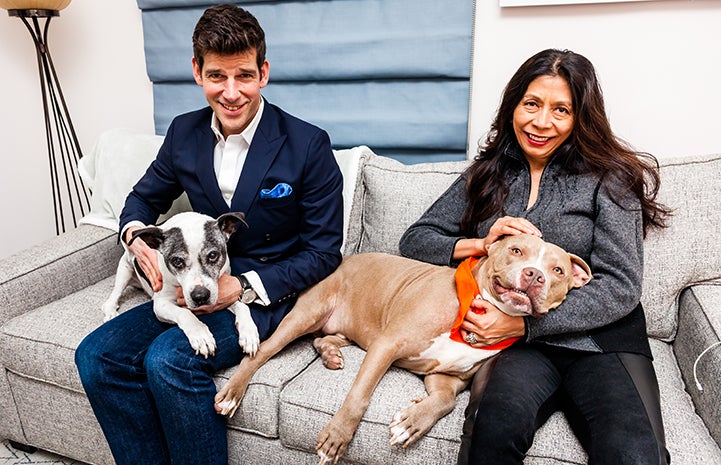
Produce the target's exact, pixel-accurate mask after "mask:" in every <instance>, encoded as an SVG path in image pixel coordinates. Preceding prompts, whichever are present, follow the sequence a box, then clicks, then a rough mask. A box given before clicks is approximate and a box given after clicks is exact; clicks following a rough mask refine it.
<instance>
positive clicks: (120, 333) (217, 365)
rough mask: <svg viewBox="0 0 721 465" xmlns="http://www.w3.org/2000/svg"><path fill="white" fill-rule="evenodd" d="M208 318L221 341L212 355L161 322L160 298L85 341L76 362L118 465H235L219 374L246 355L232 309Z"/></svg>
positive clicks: (175, 327)
mask: <svg viewBox="0 0 721 465" xmlns="http://www.w3.org/2000/svg"><path fill="white" fill-rule="evenodd" d="M200 319H201V321H203V322H204V323H205V324H206V325H208V328H209V329H210V331H211V332H212V333H213V336H214V337H215V341H216V344H217V348H216V350H215V355H214V356H210V357H208V359H207V360H206V359H204V358H203V356H202V355H196V354H195V351H194V350H193V349H192V348H191V347H190V343H189V342H188V339H187V337H186V336H185V334H184V333H183V332H182V331H181V330H180V329H179V328H178V327H177V326H174V325H169V324H165V323H161V322H160V321H158V319H157V318H156V317H155V314H154V313H153V305H152V302H148V303H146V304H143V305H140V306H138V307H135V308H133V309H131V310H128V311H127V312H125V313H122V314H120V315H119V316H117V317H115V318H114V319H112V320H110V321H109V322H107V323H105V324H103V325H102V326H100V327H99V328H98V329H96V330H95V331H94V332H92V333H91V334H89V335H88V336H87V337H86V338H85V339H84V340H83V341H82V342H81V343H80V346H79V347H78V349H77V351H76V354H75V363H76V365H77V367H78V372H79V373H80V379H81V380H82V383H83V387H84V389H85V392H86V394H87V396H88V398H89V399H90V405H91V406H92V408H93V411H94V412H95V415H96V417H97V419H98V421H99V422H100V426H101V427H102V429H103V433H104V434H105V437H106V439H107V441H108V443H109V444H110V449H111V451H112V453H113V457H114V458H115V461H116V463H117V465H125V464H132V465H143V464H169V463H173V464H188V465H198V464H203V465H212V464H217V465H227V463H228V446H227V437H226V422H225V417H223V416H221V415H219V414H217V413H215V410H214V408H213V398H214V396H215V394H216V388H215V384H214V383H213V376H212V375H213V373H215V372H216V371H218V370H221V369H223V368H227V367H229V366H233V365H236V364H238V363H240V360H241V358H242V357H243V352H242V351H241V349H240V346H239V345H238V333H237V332H236V331H235V316H234V315H233V314H232V313H231V312H229V311H227V310H223V311H218V312H215V313H212V314H209V315H203V316H201V317H200ZM261 336H264V335H261Z"/></svg>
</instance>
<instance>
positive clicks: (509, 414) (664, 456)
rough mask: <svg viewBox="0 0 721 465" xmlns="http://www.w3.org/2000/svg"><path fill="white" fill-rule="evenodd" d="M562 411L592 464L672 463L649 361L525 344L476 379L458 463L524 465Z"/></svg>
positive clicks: (495, 361) (627, 355)
mask: <svg viewBox="0 0 721 465" xmlns="http://www.w3.org/2000/svg"><path fill="white" fill-rule="evenodd" d="M559 409H560V410H562V411H563V412H564V413H565V415H566V418H567V419H568V420H569V423H570V424H571V427H572V428H573V430H574V432H575V434H576V435H577V436H578V438H579V440H580V442H581V444H582V445H583V447H584V448H585V450H586V452H587V453H588V456H589V461H588V463H589V464H590V465H624V464H634V465H645V464H654V465H658V464H662V465H666V464H668V463H670V459H669V455H668V452H667V450H666V446H665V440H664V432H663V423H662V420H661V410H660V399H659V392H658V382H657V380H656V373H655V371H654V369H653V364H652V363H651V360H649V359H648V358H647V357H645V356H643V355H638V354H631V353H607V354H601V353H598V354H597V353H588V352H577V351H571V350H566V349H559V348H551V347H546V346H540V347H539V346H538V345H533V346H531V345H526V344H521V345H518V346H513V347H510V348H509V349H507V350H505V351H503V352H501V354H499V355H498V356H497V357H496V358H494V359H492V360H490V361H489V363H486V365H485V366H484V367H483V368H482V369H481V370H480V371H479V372H478V373H477V374H476V376H475V377H474V381H473V385H472V387H471V400H470V402H469V406H468V409H467V410H466V417H467V418H466V423H465V425H464V434H463V438H462V444H461V451H460V454H459V458H458V463H459V465H465V464H471V465H503V464H522V463H523V459H524V457H525V455H526V452H527V451H528V449H529V448H530V447H531V444H532V443H533V436H534V434H535V432H536V430H537V429H538V428H539V427H540V426H541V425H542V424H543V423H545V421H546V420H547V419H548V418H549V417H550V415H551V414H552V413H553V412H554V411H556V410H559Z"/></svg>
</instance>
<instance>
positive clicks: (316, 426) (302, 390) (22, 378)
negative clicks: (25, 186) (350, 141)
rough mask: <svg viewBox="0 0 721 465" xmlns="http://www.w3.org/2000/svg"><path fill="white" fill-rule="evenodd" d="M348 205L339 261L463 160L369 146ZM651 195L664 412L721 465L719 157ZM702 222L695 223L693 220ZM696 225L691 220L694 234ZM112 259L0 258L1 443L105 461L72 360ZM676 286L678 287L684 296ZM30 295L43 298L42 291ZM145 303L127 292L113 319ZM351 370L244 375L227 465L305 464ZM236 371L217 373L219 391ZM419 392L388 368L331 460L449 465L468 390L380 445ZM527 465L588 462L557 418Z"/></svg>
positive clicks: (429, 194) (109, 252)
mask: <svg viewBox="0 0 721 465" xmlns="http://www.w3.org/2000/svg"><path fill="white" fill-rule="evenodd" d="M359 160H360V161H359V166H358V171H359V172H358V176H357V178H354V177H352V176H349V177H347V179H346V181H347V182H348V183H351V184H350V185H351V186H353V185H354V186H355V187H356V189H355V191H354V192H353V193H352V195H350V196H349V198H352V199H353V201H352V206H351V207H350V214H349V218H348V222H349V224H348V230H347V238H346V248H345V253H346V254H348V253H356V252H361V251H363V252H365V251H371V250H383V251H388V252H391V253H393V252H397V241H398V238H399V237H400V235H401V234H402V232H403V231H404V230H405V228H406V227H407V225H408V224H410V222H412V221H414V220H415V219H416V218H417V217H418V216H420V214H421V213H422V212H423V210H425V208H427V207H428V206H429V205H430V203H431V202H432V201H433V200H434V199H435V198H436V197H437V196H438V195H439V194H440V193H441V192H442V191H443V190H444V189H445V188H446V187H447V186H448V185H449V184H450V183H451V182H452V181H453V179H455V177H456V176H457V175H458V174H459V173H460V172H461V171H462V170H463V169H464V167H465V166H466V162H453V163H441V164H421V165H412V166H406V165H402V164H400V163H398V162H396V161H393V160H390V159H387V158H382V157H377V156H375V155H373V154H372V153H370V151H368V150H364V151H363V153H361V154H360V156H359ZM661 174H662V183H663V186H662V191H661V196H662V200H663V201H665V202H667V203H668V204H669V205H670V206H672V207H674V208H675V209H676V215H675V216H674V218H673V220H672V226H671V228H670V229H669V230H667V231H664V232H662V233H655V234H652V235H651V236H649V238H648V239H647V240H646V243H645V246H646V263H645V265H646V268H645V277H644V279H645V281H644V284H645V288H644V296H643V299H644V304H645V306H646V308H647V314H648V329H649V335H650V336H651V347H652V350H653V353H654V357H655V360H654V366H655V368H656V370H657V373H658V377H659V383H660V389H661V398H662V414H663V417H664V422H665V426H666V435H667V441H668V447H669V449H670V451H671V455H672V460H673V463H674V464H681V465H691V464H693V465H696V464H702V465H705V464H717V463H721V449H719V445H718V444H719V442H720V441H721V411H720V410H721V407H720V406H721V389H720V388H719V383H718V379H719V377H720V376H721V368H720V367H721V347H719V348H718V349H717V350H716V349H714V350H711V351H710V352H708V353H707V354H706V355H705V356H704V357H703V358H702V359H701V361H700V362H699V363H698V367H697V368H698V375H699V380H700V381H701V382H702V383H703V389H704V390H703V392H701V391H698V390H697V389H696V388H695V386H694V381H693V365H694V362H695V361H696V358H697V357H698V355H699V354H700V353H701V352H702V351H703V350H704V349H705V348H707V347H709V346H710V345H711V344H713V343H715V342H717V341H719V334H720V333H721V311H719V308H718V307H719V305H720V304H719V302H721V279H720V276H721V251H720V250H719V248H718V244H719V243H721V237H719V235H720V234H721V232H720V231H721V224H719V222H720V221H721V220H720V219H719V214H718V212H717V209H716V205H715V204H716V203H717V201H716V198H717V195H716V193H717V192H718V191H719V190H720V189H721V184H720V183H721V156H706V157H691V158H689V159H686V160H684V161H678V160H672V161H668V162H664V163H663V166H662V168H661ZM697 218H704V221H703V222H702V223H699V222H697V221H695V220H696V219H697ZM699 224H700V225H701V226H700V227H699ZM120 252H121V248H120V246H119V245H118V244H117V241H116V238H115V235H114V233H113V232H112V231H110V230H108V229H104V228H100V227H96V226H89V225H83V226H81V227H80V228H78V229H76V230H73V231H71V232H69V233H66V234H64V235H62V236H60V237H57V238H54V239H52V240H50V241H48V242H46V243H44V244H41V245H40V246H37V247H34V248H32V249H30V250H28V251H27V252H25V253H22V254H18V255H16V256H14V257H11V258H9V259H5V260H2V261H0V325H1V326H0V349H1V350H0V418H1V419H2V420H1V421H0V435H2V436H4V437H8V438H10V439H13V440H16V441H20V442H24V443H27V444H31V445H34V446H38V447H41V448H44V449H48V450H51V451H54V452H57V453H60V454H63V455H66V456H68V457H72V458H75V459H78V460H82V461H85V462H89V463H96V464H107V463H112V459H111V458H110V455H109V451H108V448H107V445H106V444H105V441H104V439H103V437H102V434H101V433H100V430H99V426H98V424H97V422H96V421H95V419H94V417H93V415H92V412H91V410H90V407H89V405H88V403H87V399H86V398H85V396H84V394H83V392H82V389H81V386H80V383H79V379H78V376H77V373H76V372H75V367H74V364H73V352H74V350H75V347H77V344H78V343H79V342H80V340H81V339H82V338H83V337H84V336H85V335H86V334H87V333H88V332H89V331H91V330H92V329H93V328H95V327H96V326H97V325H99V324H101V322H102V313H101V311H100V304H101V303H102V301H103V300H104V299H105V297H106V296H107V295H108V294H109V292H110V288H111V286H112V278H111V275H112V274H113V272H114V269H115V266H116V264H117V260H118V258H119V255H120ZM683 289H686V290H685V291H683ZM39 290H40V291H39ZM144 300H146V296H145V295H143V293H142V292H140V291H138V290H135V289H128V290H126V292H125V294H124V296H123V298H122V307H121V310H124V309H127V308H129V307H130V306H132V305H135V304H137V303H139V302H142V301H144ZM343 353H344V355H345V357H346V368H345V369H344V370H340V371H330V370H326V369H325V368H323V366H322V364H321V363H320V361H319V359H318V357H317V355H316V354H315V351H314V350H313V348H312V345H311V343H310V339H309V338H305V339H301V340H299V341H297V342H295V343H294V344H292V345H291V346H289V347H288V348H286V349H285V350H284V351H282V352H281V353H280V354H278V356H276V357H275V358H273V359H272V360H271V361H269V362H268V363H267V364H266V365H265V366H264V367H263V368H262V369H261V370H260V371H259V372H258V373H257V374H256V375H255V377H254V378H253V380H252V381H251V385H250V386H249V388H248V392H247V395H246V397H245V399H244V401H243V403H242V405H241V407H240V409H239V411H238V412H237V413H236V415H235V417H234V418H233V419H231V420H229V422H228V438H229V449H230V457H231V458H230V463H231V464H241V463H242V464H255V463H257V464H261V463H263V464H264V463H300V464H305V463H308V464H311V463H312V464H315V463H317V457H316V455H315V451H314V446H315V442H316V437H317V435H318V433H319V432H320V431H321V429H322V428H323V427H324V426H325V424H326V423H327V421H328V420H329V419H330V418H331V416H332V415H333V413H334V412H335V411H336V410H337V409H338V407H339V406H340V405H341V403H342V402H343V399H344V397H345V394H346V393H347V391H348V389H349V387H350V385H351V383H352V382H353V377H354V374H355V373H356V372H357V370H358V368H359V366H360V363H361V362H362V358H363V351H362V350H360V349H358V348H357V347H354V346H351V347H346V348H344V349H343ZM234 370H235V368H231V369H229V370H225V371H224V372H221V373H218V375H217V377H216V383H217V384H218V385H219V386H221V385H222V384H224V383H225V382H227V379H228V377H229V376H231V375H232V372H233V371H234ZM423 394H424V388H423V383H422V380H421V379H420V378H419V377H418V376H416V375H413V374H411V373H409V372H406V371H404V370H401V369H397V368H392V369H391V370H390V372H389V373H388V374H387V376H385V377H384V378H383V380H382V382H381V384H380V385H379V386H378V388H377V389H376V391H375V393H374V395H373V399H372V402H371V405H370V406H369V409H368V412H367V414H366V415H365V417H364V419H363V421H362V422H361V425H360V427H359V429H358V431H357V433H356V435H355V438H354V440H353V441H352V443H351V444H350V446H349V449H348V451H347V454H346V457H345V458H344V460H342V461H341V463H355V464H389V463H399V464H424V465H425V464H428V463H432V464H454V463H455V459H456V457H455V455H456V452H457V449H458V446H459V436H460V432H461V426H462V418H463V410H464V408H465V405H466V402H467V399H468V393H467V392H463V393H462V394H461V395H460V396H459V398H458V405H457V406H456V408H455V410H454V411H453V412H451V413H450V414H449V415H447V416H446V417H444V418H443V419H441V421H440V422H439V423H438V424H437V425H436V426H435V427H434V428H433V429H432V430H431V431H430V432H429V433H428V435H427V436H426V437H425V438H423V439H421V440H420V441H419V442H418V443H416V444H414V445H412V446H411V447H409V448H407V449H402V448H399V447H391V446H389V444H388V439H389V433H388V426H387V424H388V422H389V421H390V418H391V417H392V415H393V414H394V413H395V412H396V411H398V410H399V409H401V408H403V407H404V406H405V405H407V404H408V402H410V401H411V400H412V399H414V398H417V397H420V396H422V395H423ZM526 463H527V464H543V465H545V464H555V465H559V464H585V463H586V456H585V453H584V452H583V450H582V448H581V447H580V445H579V443H578V441H577V440H576V439H575V438H574V436H573V434H572V432H571V431H570V429H569V427H568V424H567V423H566V421H565V419H564V418H563V416H562V415H561V414H555V415H554V416H553V417H552V418H551V420H550V421H549V422H548V423H547V424H545V425H544V426H543V427H542V428H541V429H540V430H539V432H538V433H537V435H536V439H535V441H534V444H533V447H532V448H531V450H530V453H529V456H528V458H527V459H526Z"/></svg>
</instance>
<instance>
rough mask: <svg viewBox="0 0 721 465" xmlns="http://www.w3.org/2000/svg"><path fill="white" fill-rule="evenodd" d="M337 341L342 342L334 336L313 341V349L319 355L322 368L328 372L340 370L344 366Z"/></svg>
mask: <svg viewBox="0 0 721 465" xmlns="http://www.w3.org/2000/svg"><path fill="white" fill-rule="evenodd" d="M339 341H342V339H340V338H339V336H336V335H328V336H325V337H318V338H315V339H314V340H313V347H315V350H316V351H317V352H318V354H320V359H321V361H322V362H323V366H324V367H326V368H328V369H329V370H342V369H343V367H344V366H345V365H344V363H343V354H342V353H341V351H340V347H341V344H340V343H339Z"/></svg>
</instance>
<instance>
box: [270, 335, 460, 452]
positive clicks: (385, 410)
mask: <svg viewBox="0 0 721 465" xmlns="http://www.w3.org/2000/svg"><path fill="white" fill-rule="evenodd" d="M341 351H342V353H343V357H344V362H345V363H344V368H343V369H342V370H328V369H326V368H325V367H324V366H323V364H322V363H321V361H320V360H317V361H315V362H313V363H312V364H311V365H310V366H309V367H308V369H307V370H306V371H304V372H303V373H301V374H300V375H299V376H298V377H297V378H295V379H294V380H293V381H291V382H290V383H288V386H287V387H286V388H285V389H284V390H283V393H282V394H281V404H280V420H281V423H280V438H281V442H282V443H283V445H284V446H286V447H290V448H293V449H300V450H304V451H307V452H310V453H315V445H316V438H317V436H318V434H319V433H320V431H321V430H322V429H323V428H324V427H325V425H326V424H327V423H328V421H330V419H331V417H332V416H333V415H334V414H335V412H336V411H337V410H338V409H339V408H340V406H341V404H342V403H343V400H344V399H345V396H346V394H347V393H348V390H349V389H350V387H351V385H352V383H353V381H354V380H355V376H356V374H357V373H358V370H359V368H360V365H361V362H362V360H363V356H364V355H365V352H364V351H363V350H361V349H360V348H358V347H356V346H347V347H343V348H342V349H341ZM425 395H426V391H425V387H424V385H423V380H422V378H421V377H419V376H416V375H414V374H412V373H410V372H408V371H405V370H402V369H400V368H396V367H391V369H390V370H389V371H388V373H386V375H385V376H384V377H383V379H382V380H381V382H380V383H379V385H378V387H377V388H376V390H375V392H374V394H373V397H372V400H371V404H370V406H369V407H368V410H367V411H366V413H365V415H364V417H363V421H362V423H361V425H360V427H359V429H358V432H357V433H356V435H355V437H354V439H353V441H352V442H351V444H350V446H349V447H348V450H347V452H346V453H345V455H344V459H345V460H347V461H348V462H351V463H363V464H367V465H371V464H379V465H380V464H388V463H393V464H419V465H420V464H423V465H426V464H429V463H432V464H441V463H451V462H450V460H449V459H451V458H452V459H453V462H454V463H455V454H456V453H457V450H458V446H459V445H460V435H461V429H462V426H463V411H464V409H465V406H466V404H467V403H468V392H467V391H466V392H463V393H461V394H460V396H459V398H458V403H457V405H456V408H455V409H454V410H453V411H452V412H451V413H449V414H448V415H447V416H445V417H444V418H442V419H441V420H440V421H439V422H438V423H437V424H436V425H435V426H434V427H433V428H432V429H431V430H430V431H429V432H428V434H427V435H426V437H425V438H423V439H422V440H421V441H419V442H417V443H415V444H413V445H411V446H410V447H408V448H407V449H403V448H401V447H397V446H391V445H390V444H389V439H390V434H389V430H388V424H389V423H390V421H391V418H392V417H393V415H394V414H395V413H396V412H398V411H399V410H401V409H403V408H405V407H406V406H408V405H409V404H410V402H411V401H412V400H413V399H417V398H421V397H424V396H425ZM449 452H450V453H449Z"/></svg>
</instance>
